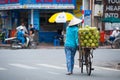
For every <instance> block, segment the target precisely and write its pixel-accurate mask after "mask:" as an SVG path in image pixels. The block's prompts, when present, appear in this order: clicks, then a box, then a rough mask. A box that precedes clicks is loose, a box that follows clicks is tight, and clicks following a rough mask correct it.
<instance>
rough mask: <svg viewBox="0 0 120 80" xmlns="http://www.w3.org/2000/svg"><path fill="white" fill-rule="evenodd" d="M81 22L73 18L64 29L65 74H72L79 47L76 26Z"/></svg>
mask: <svg viewBox="0 0 120 80" xmlns="http://www.w3.org/2000/svg"><path fill="white" fill-rule="evenodd" d="M81 21H82V20H80V19H78V18H73V19H72V20H71V21H70V23H69V24H68V26H67V29H66V39H65V44H64V46H65V55H66V64H67V74H66V75H71V74H73V68H74V57H75V53H76V50H77V47H78V46H79V43H78V24H79V23H80V22H81Z"/></svg>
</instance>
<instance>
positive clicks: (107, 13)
mask: <svg viewBox="0 0 120 80" xmlns="http://www.w3.org/2000/svg"><path fill="white" fill-rule="evenodd" d="M103 9H104V17H105V18H106V17H116V18H120V0H104V8H103ZM115 27H120V23H105V30H113V29H114V28H115Z"/></svg>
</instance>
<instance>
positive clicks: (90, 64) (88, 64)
mask: <svg viewBox="0 0 120 80" xmlns="http://www.w3.org/2000/svg"><path fill="white" fill-rule="evenodd" d="M87 59H88V62H87V64H86V71H87V74H88V75H91V70H92V69H91V68H92V67H91V66H92V63H91V58H90V55H88V58H87Z"/></svg>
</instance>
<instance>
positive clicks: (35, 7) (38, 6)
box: [23, 4, 75, 9]
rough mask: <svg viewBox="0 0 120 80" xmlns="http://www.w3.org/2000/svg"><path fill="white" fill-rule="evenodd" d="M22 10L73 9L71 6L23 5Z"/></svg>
mask: <svg viewBox="0 0 120 80" xmlns="http://www.w3.org/2000/svg"><path fill="white" fill-rule="evenodd" d="M23 8H24V9H74V8H75V6H74V5H72V4H69V5H68V4H37V5H36V4H29V5H23Z"/></svg>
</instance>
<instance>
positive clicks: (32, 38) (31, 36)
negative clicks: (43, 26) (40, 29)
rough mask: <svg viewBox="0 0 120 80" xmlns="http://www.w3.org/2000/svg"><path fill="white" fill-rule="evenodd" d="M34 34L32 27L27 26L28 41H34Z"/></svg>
mask: <svg viewBox="0 0 120 80" xmlns="http://www.w3.org/2000/svg"><path fill="white" fill-rule="evenodd" d="M34 33H35V29H34V28H33V25H32V24H30V25H29V35H30V41H34V35H35V34H34Z"/></svg>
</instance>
